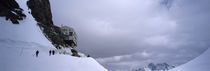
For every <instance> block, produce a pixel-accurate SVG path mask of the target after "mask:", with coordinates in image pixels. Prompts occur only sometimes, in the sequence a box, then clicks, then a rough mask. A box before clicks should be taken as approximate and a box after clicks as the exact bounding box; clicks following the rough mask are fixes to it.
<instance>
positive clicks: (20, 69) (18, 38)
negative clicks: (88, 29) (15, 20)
mask: <svg viewBox="0 0 210 71" xmlns="http://www.w3.org/2000/svg"><path fill="white" fill-rule="evenodd" d="M16 1H17V2H18V3H19V5H20V7H21V8H23V9H24V13H25V14H26V16H27V17H26V19H24V20H22V21H20V24H12V23H11V22H10V21H6V20H5V17H0V71H107V69H105V68H104V67H103V66H102V65H100V64H99V63H98V62H97V61H96V60H95V59H93V58H91V57H80V58H79V57H73V56H70V55H63V54H55V55H51V56H49V53H48V52H49V50H50V49H55V48H54V47H53V46H52V44H51V43H50V42H49V41H48V40H47V39H46V38H45V36H44V35H43V33H42V31H41V30H40V29H39V27H38V26H37V25H36V24H37V22H36V21H35V20H34V18H33V17H32V16H31V14H29V13H28V11H30V10H28V7H27V6H26V1H27V0H16ZM36 50H39V56H38V57H36V56H35V52H36Z"/></svg>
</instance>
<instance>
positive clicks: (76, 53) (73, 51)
mask: <svg viewBox="0 0 210 71" xmlns="http://www.w3.org/2000/svg"><path fill="white" fill-rule="evenodd" d="M71 52H72V56H77V57H81V56H80V55H79V54H78V52H77V51H76V50H74V49H71ZM51 55H55V50H50V51H49V56H51ZM38 56H39V50H37V51H36V57H38ZM87 57H90V55H87Z"/></svg>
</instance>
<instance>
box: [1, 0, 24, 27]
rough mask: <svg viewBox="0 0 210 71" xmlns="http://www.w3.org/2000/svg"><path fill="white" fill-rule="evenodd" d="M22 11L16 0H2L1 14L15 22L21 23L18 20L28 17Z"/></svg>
mask: <svg viewBox="0 0 210 71" xmlns="http://www.w3.org/2000/svg"><path fill="white" fill-rule="evenodd" d="M22 11H23V9H21V8H20V7H19V5H18V3H17V2H16V1H15V0H0V16H1V17H6V20H8V19H9V20H11V21H12V23H13V24H19V22H18V21H19V20H23V19H24V18H25V17H26V15H25V14H23V13H22Z"/></svg>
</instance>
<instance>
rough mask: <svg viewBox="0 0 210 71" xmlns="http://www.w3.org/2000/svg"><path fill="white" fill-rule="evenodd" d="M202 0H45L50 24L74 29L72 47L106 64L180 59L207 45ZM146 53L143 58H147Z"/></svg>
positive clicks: (205, 4) (204, 1)
mask: <svg viewBox="0 0 210 71" xmlns="http://www.w3.org/2000/svg"><path fill="white" fill-rule="evenodd" d="M208 3H210V2H209V1H208V0H199V1H198V0H193V1H192V0H104V1H97V0H88V1H84V0H77V1H75V0H61V1H55V0H52V1H51V6H52V13H53V20H54V23H55V24H56V25H61V24H64V25H68V26H72V27H74V28H75V30H76V32H77V34H78V47H77V49H78V50H79V51H81V52H83V53H86V54H90V55H91V56H93V57H95V58H96V59H97V60H98V61H99V62H100V63H102V65H104V66H105V67H106V68H109V69H112V70H117V69H127V70H129V69H131V68H135V67H140V66H144V65H146V64H147V63H150V62H168V63H170V64H175V65H176V64H177V65H180V64H183V63H186V62H187V61H189V60H191V59H193V58H195V57H196V56H198V55H200V54H201V53H202V52H204V51H205V50H206V49H207V48H208V47H209V46H210V45H209V44H210V38H209V36H210V34H209V33H208V30H209V27H210V24H208V23H209V22H210V20H208V19H209V18H210V12H209V11H210V8H209V7H210V6H209V4H208ZM147 56H148V57H147Z"/></svg>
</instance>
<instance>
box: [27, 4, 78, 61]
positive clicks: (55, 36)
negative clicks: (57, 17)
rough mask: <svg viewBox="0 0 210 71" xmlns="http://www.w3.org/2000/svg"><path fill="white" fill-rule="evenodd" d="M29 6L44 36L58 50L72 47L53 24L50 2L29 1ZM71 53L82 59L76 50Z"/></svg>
mask: <svg viewBox="0 0 210 71" xmlns="http://www.w3.org/2000/svg"><path fill="white" fill-rule="evenodd" d="M27 5H28V7H29V8H30V9H31V14H32V16H33V17H34V18H35V20H36V21H37V22H38V23H37V24H38V26H39V27H40V28H41V30H42V31H43V33H44V35H45V36H46V37H47V39H48V40H49V41H51V42H52V44H53V45H54V46H55V47H56V48H57V49H61V47H60V46H62V47H71V46H70V45H68V44H67V43H65V41H64V40H63V38H62V37H61V34H60V32H61V29H60V27H58V26H55V25H54V24H53V21H52V13H51V9H50V3H49V0H29V1H28V2H27ZM71 51H72V53H73V55H72V56H78V57H80V56H79V54H78V52H77V51H76V50H75V49H73V48H72V50H71Z"/></svg>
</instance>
